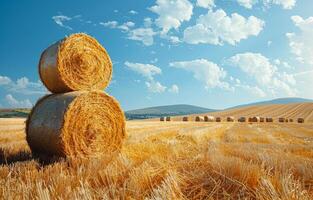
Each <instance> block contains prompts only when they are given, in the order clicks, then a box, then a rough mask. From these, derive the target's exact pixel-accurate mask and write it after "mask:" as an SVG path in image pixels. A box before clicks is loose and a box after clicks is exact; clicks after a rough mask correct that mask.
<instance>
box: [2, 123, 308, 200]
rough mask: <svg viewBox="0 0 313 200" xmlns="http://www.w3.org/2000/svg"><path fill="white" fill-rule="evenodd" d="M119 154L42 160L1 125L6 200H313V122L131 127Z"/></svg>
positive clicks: (17, 132) (20, 132)
mask: <svg viewBox="0 0 313 200" xmlns="http://www.w3.org/2000/svg"><path fill="white" fill-rule="evenodd" d="M127 132H128V138H127V140H126V141H125V143H124V146H123V149H122V150H121V152H120V153H119V154H118V155H114V156H112V155H106V156H104V157H103V158H101V159H97V160H75V159H69V160H59V161H55V162H50V163H40V162H38V161H37V160H34V159H33V158H32V156H31V153H30V151H29V148H28V146H27V143H26V141H25V134H24V121H23V120H17V119H1V120H0V185H1V187H0V199H313V124H303V125H301V124H278V123H273V124H249V123H243V124H239V123H226V122H225V123H205V122H201V123H199V122H198V123H196V122H163V123H161V122H148V121H137V122H127Z"/></svg>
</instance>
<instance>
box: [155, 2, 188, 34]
mask: <svg viewBox="0 0 313 200" xmlns="http://www.w3.org/2000/svg"><path fill="white" fill-rule="evenodd" d="M149 9H150V10H151V11H152V12H154V13H156V14H158V15H159V17H158V18H157V19H156V21H155V22H156V25H157V26H158V27H160V28H162V34H167V33H168V31H170V30H171V29H178V28H179V27H180V25H181V23H182V22H184V21H189V20H190V18H191V16H192V14H193V5H192V4H191V3H190V2H189V1H188V0H157V1H156V5H154V6H152V7H151V8H149Z"/></svg>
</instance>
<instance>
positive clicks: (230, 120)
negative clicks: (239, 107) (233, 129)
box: [226, 117, 235, 122]
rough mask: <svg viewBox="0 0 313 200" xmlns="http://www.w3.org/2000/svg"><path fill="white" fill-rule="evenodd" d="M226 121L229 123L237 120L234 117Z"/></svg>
mask: <svg viewBox="0 0 313 200" xmlns="http://www.w3.org/2000/svg"><path fill="white" fill-rule="evenodd" d="M226 121H227V122H234V121H235V118H234V117H227V119H226Z"/></svg>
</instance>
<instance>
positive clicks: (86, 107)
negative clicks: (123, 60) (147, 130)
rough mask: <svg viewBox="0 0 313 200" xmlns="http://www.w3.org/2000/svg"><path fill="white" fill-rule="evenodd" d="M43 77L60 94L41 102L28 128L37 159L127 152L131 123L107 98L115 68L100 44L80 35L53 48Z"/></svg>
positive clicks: (41, 71)
mask: <svg viewBox="0 0 313 200" xmlns="http://www.w3.org/2000/svg"><path fill="white" fill-rule="evenodd" d="M39 74H40V79H41V81H42V82H43V83H44V85H45V86H46V87H47V89H48V90H49V91H51V92H52V93H54V94H50V95H47V96H45V97H43V98H41V99H40V100H39V101H38V102H37V103H36V105H35V106H34V108H33V109H32V111H31V113H30V115H29V117H28V119H27V122H26V139H27V142H28V144H29V146H30V148H31V150H32V153H33V154H34V155H38V156H39V157H40V156H41V155H43V156H47V155H48V156H60V157H72V156H78V157H98V156H101V155H104V154H108V153H113V152H117V151H118V150H119V149H120V148H121V146H122V143H123V140H124V138H125V136H126V131H125V117H124V113H123V111H122V109H121V107H120V105H119V103H118V102H117V101H116V100H115V99H114V98H113V97H111V96H109V95H108V94H106V93H105V92H103V90H104V89H105V88H106V87H107V86H108V84H109V82H110V80H111V76H112V62H111V60H110V57H109V55H108V54H107V52H106V50H105V49H104V48H103V47H102V46H101V45H100V44H99V43H98V42H97V40H95V39H94V38H92V37H90V36H88V35H86V34H81V33H79V34H73V35H71V36H69V37H67V38H64V39H62V40H60V41H58V42H57V43H55V44H53V45H51V46H50V47H48V48H47V49H46V50H45V51H44V52H43V53H42V55H41V58H40V62H39Z"/></svg>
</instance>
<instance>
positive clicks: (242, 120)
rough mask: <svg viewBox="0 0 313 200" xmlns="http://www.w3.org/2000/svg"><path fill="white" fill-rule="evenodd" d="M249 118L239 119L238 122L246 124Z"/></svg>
mask: <svg viewBox="0 0 313 200" xmlns="http://www.w3.org/2000/svg"><path fill="white" fill-rule="evenodd" d="M246 121H247V118H245V117H239V119H238V122H246Z"/></svg>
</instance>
